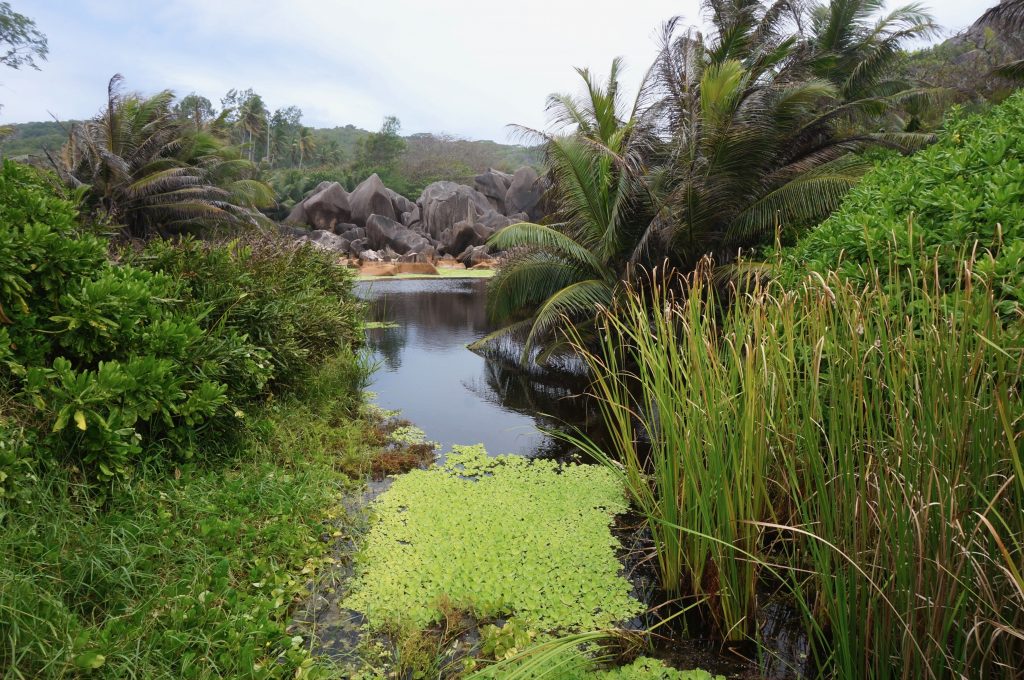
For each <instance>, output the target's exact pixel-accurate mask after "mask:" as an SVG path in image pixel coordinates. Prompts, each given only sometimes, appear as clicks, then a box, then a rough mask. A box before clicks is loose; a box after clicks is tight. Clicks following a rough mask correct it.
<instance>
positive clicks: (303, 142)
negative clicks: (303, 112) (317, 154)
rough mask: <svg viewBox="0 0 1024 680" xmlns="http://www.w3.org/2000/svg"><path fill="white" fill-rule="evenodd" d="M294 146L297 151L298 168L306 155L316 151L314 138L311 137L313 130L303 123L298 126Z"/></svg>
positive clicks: (300, 167)
mask: <svg viewBox="0 0 1024 680" xmlns="http://www.w3.org/2000/svg"><path fill="white" fill-rule="evenodd" d="M295 148H296V150H298V152H299V170H301V169H302V163H303V161H305V159H306V157H307V156H310V155H312V154H313V152H314V151H316V139H315V138H314V137H313V130H311V129H310V128H308V127H306V126H305V125H303V126H302V127H300V128H299V136H298V138H297V139H296V140H295Z"/></svg>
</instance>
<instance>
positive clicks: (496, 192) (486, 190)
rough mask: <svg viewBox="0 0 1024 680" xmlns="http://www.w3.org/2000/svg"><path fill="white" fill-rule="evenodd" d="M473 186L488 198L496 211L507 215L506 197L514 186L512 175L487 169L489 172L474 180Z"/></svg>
mask: <svg viewBox="0 0 1024 680" xmlns="http://www.w3.org/2000/svg"><path fill="white" fill-rule="evenodd" d="M473 185H474V187H475V188H476V190H477V191H479V192H480V193H481V194H483V195H484V196H486V197H487V200H489V201H490V202H491V205H492V206H494V209H495V210H497V211H498V212H499V213H501V214H502V215H504V214H505V195H506V194H507V193H508V188H509V186H511V185H512V175H510V174H508V173H507V172H501V171H500V170H495V169H494V168H487V172H483V173H480V174H479V175H477V176H476V177H474V178H473Z"/></svg>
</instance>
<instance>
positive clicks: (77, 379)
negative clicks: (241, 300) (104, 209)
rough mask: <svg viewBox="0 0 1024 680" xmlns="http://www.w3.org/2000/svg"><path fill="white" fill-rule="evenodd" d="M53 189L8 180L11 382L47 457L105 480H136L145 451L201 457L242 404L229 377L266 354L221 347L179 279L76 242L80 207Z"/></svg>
mask: <svg viewBox="0 0 1024 680" xmlns="http://www.w3.org/2000/svg"><path fill="white" fill-rule="evenodd" d="M46 182H47V180H46V178H45V177H43V176H41V175H39V174H37V173H36V172H35V171H34V170H32V169H30V168H27V167H25V166H20V165H17V164H15V163H12V162H5V163H4V166H3V171H2V173H0V193H2V194H3V195H4V197H5V198H4V201H3V204H2V207H0V271H2V272H3V275H2V281H3V283H2V287H0V308H2V309H3V310H5V311H4V318H3V321H4V322H5V323H6V324H7V326H6V327H5V328H4V333H3V338H2V340H3V343H4V348H3V351H2V353H0V361H3V364H4V368H3V376H2V378H0V381H2V382H0V384H2V386H3V388H4V391H5V393H8V394H13V395H15V399H16V400H17V401H19V402H21V403H22V404H24V405H27V406H29V407H30V408H29V409H27V410H24V411H23V412H22V413H21V420H22V423H23V424H25V425H28V426H29V428H28V429H29V430H30V431H32V436H33V437H35V438H36V439H37V440H38V441H37V442H36V448H37V449H38V451H37V454H36V455H37V456H38V455H40V454H44V455H45V454H50V455H58V456H60V457H68V458H70V459H71V460H73V461H75V462H77V463H79V464H83V465H84V466H85V467H86V468H87V469H88V471H90V472H94V473H96V474H97V475H98V476H99V477H100V478H101V479H110V478H112V477H114V476H116V475H118V474H124V473H126V472H127V471H128V469H129V467H130V465H131V464H132V461H133V460H135V459H137V458H138V457H139V456H140V454H141V453H142V446H143V443H144V442H147V443H152V444H159V446H160V449H161V450H169V451H172V452H174V453H175V454H177V455H180V456H186V457H187V456H189V455H191V452H192V449H193V445H194V442H195V438H196V434H197V432H198V430H199V429H201V428H202V427H203V426H204V425H206V424H207V423H208V422H209V420H210V419H211V418H212V417H214V416H215V415H216V414H218V413H221V412H222V411H223V409H222V407H224V406H226V405H227V404H228V402H229V401H230V398H229V396H228V393H227V388H226V386H225V385H224V383H223V382H222V381H221V378H222V373H223V369H224V367H225V366H233V365H235V361H234V359H235V357H234V356H233V355H235V354H237V353H239V352H242V353H248V354H252V355H258V354H259V353H260V352H261V351H262V350H260V349H259V348H257V347H253V346H251V345H246V343H245V342H244V339H243V338H242V337H241V336H239V335H237V334H234V335H224V336H223V337H222V338H221V339H220V341H219V342H218V343H211V342H209V340H208V336H207V335H206V334H204V332H203V329H202V328H201V327H200V326H199V325H198V323H197V322H196V321H195V320H194V319H191V318H189V317H187V316H184V315H182V314H181V312H180V309H179V308H178V304H177V303H176V302H174V301H175V299H176V298H177V297H178V294H179V291H178V288H179V286H178V284H177V283H176V282H175V281H174V280H173V279H171V278H170V277H168V276H165V275H158V274H153V273H150V272H147V271H144V270H139V269H136V268H133V267H117V266H114V265H112V264H110V263H109V262H108V261H107V258H106V244H105V242H104V241H103V240H102V239H99V238H97V237H95V236H89V235H83V234H78V233H76V218H77V216H76V211H75V208H74V206H73V205H71V204H70V203H69V202H67V201H65V200H63V199H60V198H57V197H55V196H54V194H53V192H52V189H51V188H50V187H49V186H48V185H47V183H46ZM262 363H266V362H265V360H264V361H263V362H262ZM251 368H252V369H253V370H254V372H255V375H257V376H259V375H260V371H261V370H264V369H261V368H260V361H256V362H254V363H253V364H252V366H251ZM265 379H266V378H265V377H262V378H257V381H260V380H262V381H264V382H265ZM10 483H11V480H5V481H4V484H5V485H8V486H9V485H10Z"/></svg>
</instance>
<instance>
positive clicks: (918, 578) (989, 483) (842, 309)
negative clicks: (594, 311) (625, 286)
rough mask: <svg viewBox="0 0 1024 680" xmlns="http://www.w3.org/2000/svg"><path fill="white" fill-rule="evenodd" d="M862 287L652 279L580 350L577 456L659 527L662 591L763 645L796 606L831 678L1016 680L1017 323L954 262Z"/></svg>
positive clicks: (1023, 538)
mask: <svg viewBox="0 0 1024 680" xmlns="http://www.w3.org/2000/svg"><path fill="white" fill-rule="evenodd" d="M890 274H891V275H890V277H889V278H888V282H887V284H886V285H884V286H883V285H881V284H878V283H877V282H876V283H875V284H873V285H868V286H866V287H864V288H856V287H854V286H853V285H852V284H850V283H848V282H845V281H844V280H841V279H840V278H839V277H837V276H834V275H832V276H819V275H812V276H811V277H810V278H808V279H806V280H805V281H803V282H801V283H800V285H798V286H795V287H790V288H789V289H784V288H783V287H781V286H780V285H777V284H766V285H763V286H757V287H755V288H754V289H753V290H749V291H747V292H746V293H744V294H743V295H738V296H735V298H734V299H733V300H732V301H731V303H730V304H729V305H728V306H727V307H723V306H721V305H720V304H719V302H718V300H717V299H716V298H717V296H716V292H715V286H714V283H713V281H712V277H711V273H710V267H704V268H701V269H700V270H699V271H697V272H696V273H695V274H694V275H692V276H691V277H689V278H688V279H686V280H685V281H681V280H672V279H671V278H669V277H666V276H664V275H661V276H659V275H652V276H651V278H650V282H649V285H646V286H644V288H643V289H642V290H632V291H629V292H627V293H626V294H625V295H624V296H623V297H622V299H621V300H620V302H619V303H617V305H616V307H615V308H614V309H611V310H606V311H605V312H604V313H603V314H602V318H601V324H600V325H601V333H600V345H599V346H598V347H597V348H596V349H595V348H593V347H591V348H586V347H583V346H580V347H579V349H580V351H581V353H582V354H583V355H584V356H585V357H586V359H587V361H588V363H589V365H590V367H591V370H592V371H593V373H594V376H595V378H594V382H593V392H594V394H595V395H596V396H597V397H598V399H599V401H600V403H601V408H602V415H603V417H604V420H605V422H606V425H607V426H608V428H609V430H610V431H611V432H612V435H613V436H612V445H611V446H610V450H606V449H603V448H601V447H600V446H598V445H596V444H594V443H593V442H592V441H590V440H589V439H588V438H587V437H586V436H585V435H583V434H580V435H579V436H577V437H575V442H576V443H577V445H579V446H581V447H582V448H584V449H585V450H587V451H588V452H589V453H590V454H591V455H592V456H594V457H595V458H596V459H598V460H600V461H602V462H603V463H605V464H606V465H608V466H609V467H611V468H612V469H614V470H616V471H617V472H618V473H619V474H620V475H621V478H622V481H623V483H624V484H625V485H626V487H627V489H628V490H629V492H630V494H631V496H632V499H633V502H634V504H635V505H636V507H637V508H638V510H639V511H640V512H642V513H643V514H644V515H646V517H647V518H648V520H649V526H650V529H651V532H652V534H653V537H654V545H655V549H656V553H657V564H658V568H659V571H660V575H661V579H662V583H663V585H664V587H665V589H666V590H667V591H668V592H669V593H671V594H677V595H679V596H688V597H693V598H699V597H706V598H708V601H707V603H706V604H705V605H704V606H705V607H706V612H707V618H708V620H709V622H710V623H711V624H712V625H713V626H714V628H715V629H716V630H717V632H718V634H719V635H720V636H721V637H722V638H727V639H740V638H744V637H755V636H756V634H757V626H756V617H757V613H758V610H759V606H760V605H763V604H764V602H763V600H764V597H765V594H766V592H770V591H766V588H765V585H769V586H773V587H775V588H776V589H779V588H781V589H785V590H788V591H789V592H791V593H792V594H793V595H794V596H795V600H796V603H797V610H798V611H799V612H801V614H800V615H801V616H802V617H803V624H804V628H805V630H806V632H807V635H808V637H809V641H810V643H811V649H812V650H813V655H814V666H815V668H817V669H818V670H819V671H820V673H821V674H822V675H823V676H828V677H840V678H877V679H885V678H953V677H986V678H987V677H1024V580H1022V578H1021V575H1022V573H1024V475H1022V463H1021V454H1020V452H1019V450H1018V449H1019V444H1018V441H1019V439H1020V437H1021V432H1022V418H1024V405H1022V400H1021V395H1020V390H1021V384H1022V383H1021V377H1022V357H1024V343H1022V335H1021V328H1022V325H1021V322H1020V319H1019V318H1013V319H1009V318H1007V317H1006V315H1005V309H1004V310H1003V311H1004V314H1002V315H1001V314H1000V310H999V309H998V308H997V304H996V301H995V299H994V297H993V295H992V293H991V291H990V290H989V288H988V287H987V286H986V283H985V281H984V280H981V278H980V277H978V276H976V275H975V274H973V262H972V261H970V260H969V259H968V260H965V261H964V262H963V266H962V268H961V274H960V277H961V278H960V285H959V286H957V287H955V288H954V290H952V292H949V291H948V290H947V291H946V292H940V291H939V289H938V287H937V286H935V285H934V281H935V279H936V277H935V269H934V268H932V267H929V266H928V265H927V263H923V264H922V265H920V266H918V267H916V268H914V269H912V270H911V271H909V272H908V271H906V270H902V271H893V272H890Z"/></svg>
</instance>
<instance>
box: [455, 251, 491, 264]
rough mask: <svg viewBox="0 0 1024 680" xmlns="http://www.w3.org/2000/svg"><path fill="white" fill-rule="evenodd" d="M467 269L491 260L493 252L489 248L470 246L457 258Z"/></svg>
mask: <svg viewBox="0 0 1024 680" xmlns="http://www.w3.org/2000/svg"><path fill="white" fill-rule="evenodd" d="M455 259H456V260H458V261H459V262H461V263H462V264H464V265H466V267H467V268H469V267H472V266H473V265H477V264H480V263H481V262H484V261H486V260H490V259H491V251H490V249H489V248H488V247H487V246H469V247H468V248H466V249H465V250H464V251H463V252H462V253H461V254H459V256H458V257H456V258H455Z"/></svg>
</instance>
